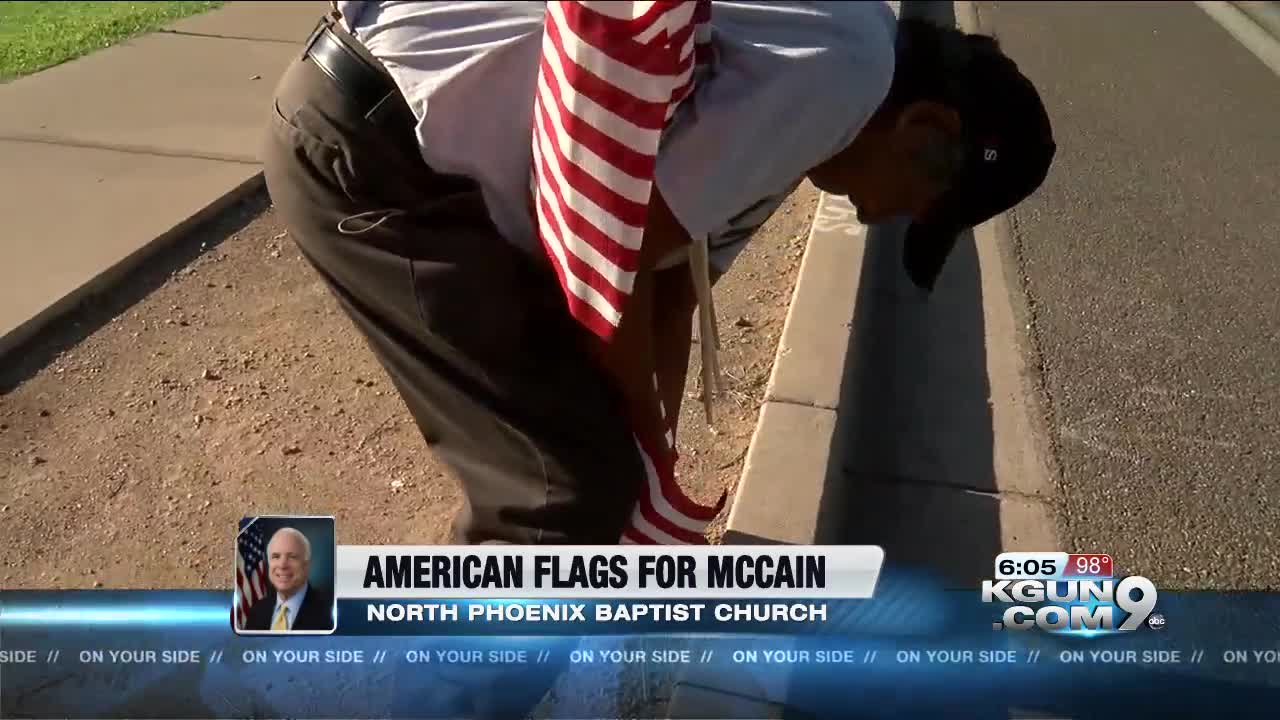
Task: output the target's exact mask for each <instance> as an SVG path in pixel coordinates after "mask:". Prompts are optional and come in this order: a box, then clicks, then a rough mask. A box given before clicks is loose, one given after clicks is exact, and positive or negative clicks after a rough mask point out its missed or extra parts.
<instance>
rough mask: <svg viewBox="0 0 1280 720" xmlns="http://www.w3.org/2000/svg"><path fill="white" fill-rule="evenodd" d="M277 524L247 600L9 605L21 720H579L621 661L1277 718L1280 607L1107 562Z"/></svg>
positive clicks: (863, 698)
mask: <svg viewBox="0 0 1280 720" xmlns="http://www.w3.org/2000/svg"><path fill="white" fill-rule="evenodd" d="M266 520H267V519H265V518H258V519H256V520H254V521H253V522H246V523H242V526H241V528H240V529H241V530H242V531H243V530H245V529H251V528H252V527H253V526H255V525H257V523H262V524H261V531H262V535H261V539H260V541H259V539H257V537H256V536H250V537H249V540H248V541H246V540H245V537H246V535H245V533H244V532H240V533H238V534H237V540H236V556H237V560H236V568H237V573H236V575H235V576H234V579H233V581H232V582H233V583H234V587H233V588H231V592H225V591H213V592H206V591H159V590H157V591H128V592H126V591H110V590H98V591H66V592H53V591H50V592H4V593H0V716H3V717H6V718H14V717H66V718H127V717H186V718H219V717H245V716H269V717H297V718H327V717H351V718H375V717H380V718H408V717H420V718H444V717H455V716H458V715H459V713H460V712H464V711H463V710H462V709H460V706H458V705H457V704H456V703H457V702H459V698H465V697H467V696H468V693H471V694H472V695H473V696H476V695H475V694H483V693H489V694H493V693H504V694H505V693H512V694H519V693H521V692H528V693H533V694H534V695H537V694H538V693H540V692H543V691H545V688H546V687H547V686H548V685H549V683H550V682H552V681H553V680H555V679H556V678H561V683H562V684H561V686H560V688H561V689H560V690H559V691H558V694H557V697H558V701H557V703H556V704H555V706H554V709H553V711H552V713H553V714H552V715H551V717H554V718H566V719H567V718H577V717H585V716H588V715H593V712H594V711H595V710H596V706H594V705H591V704H590V699H591V698H598V697H599V696H600V695H601V694H602V693H605V694H608V693H612V692H617V688H613V687H606V686H604V685H601V683H604V682H606V680H604V679H602V678H610V677H615V678H616V676H617V673H618V668H619V667H626V668H628V672H631V673H639V674H641V675H642V676H643V677H644V678H650V677H652V678H654V681H653V682H654V683H656V678H659V677H671V676H672V675H673V674H674V675H675V676H678V677H688V678H691V682H699V683H705V682H707V680H706V678H708V677H712V678H719V679H720V680H719V681H718V682H719V684H720V685H721V686H723V685H724V684H725V683H728V684H729V687H730V688H734V687H740V688H742V692H746V691H747V689H748V688H751V687H785V688H787V691H786V702H787V703H788V704H789V705H792V706H794V707H795V708H796V709H797V710H798V711H801V712H806V713H810V714H814V715H817V716H823V715H829V714H839V713H842V712H845V711H847V709H848V707H849V703H850V702H852V701H853V700H852V699H856V701H857V702H858V703H859V704H860V705H861V706H865V707H868V708H874V710H875V712H876V714H877V715H878V716H893V717H938V716H939V715H938V706H937V704H936V703H937V702H940V701H941V700H938V699H939V698H942V699H945V700H946V702H947V703H948V704H949V706H950V707H953V708H963V709H964V712H960V711H959V710H957V711H955V712H949V713H947V716H948V717H963V716H966V715H965V714H964V713H970V711H972V712H971V713H970V714H971V715H973V716H983V715H984V714H985V715H987V716H989V715H990V714H991V713H998V712H1002V711H1004V710H1006V709H1010V708H1016V709H1018V710H1020V711H1035V712H1038V713H1041V714H1045V715H1050V716H1054V717H1073V716H1080V717H1084V716H1089V717H1096V716H1099V715H1104V716H1116V715H1123V716H1126V717H1154V716H1160V717H1228V716H1230V717H1270V716H1272V715H1270V714H1269V713H1273V712H1274V708H1275V707H1276V705H1275V703H1276V701H1277V700H1280V623H1277V622H1276V621H1275V618H1276V617H1280V596H1278V595H1276V594H1264V593H1235V594H1223V593H1189V592H1179V591H1175V590H1166V589H1158V590H1157V589H1156V588H1155V586H1154V584H1152V583H1150V582H1149V581H1146V580H1145V579H1142V578H1138V579H1134V578H1132V577H1131V576H1127V575H1125V574H1124V569H1123V567H1122V562H1121V561H1120V560H1119V559H1117V558H1112V557H1110V556H1109V555H1102V554H1093V555H1087V556H1083V555H1067V554H1065V553H1034V554H1016V555H1015V554H1008V555H1001V556H1000V557H998V558H996V559H995V560H994V563H993V565H994V566H993V568H992V570H993V575H992V579H991V580H989V581H985V582H984V583H982V587H980V588H973V589H969V590H949V589H943V587H942V586H941V584H940V583H938V582H937V581H936V580H935V579H933V578H930V577H928V576H925V575H922V574H919V573H917V572H914V571H912V570H911V569H910V568H905V567H897V566H894V565H892V564H887V565H886V563H885V557H884V554H883V552H882V551H881V550H880V549H879V548H867V547H849V546H838V547H837V546H830V547H828V546H814V547H797V546H787V547H759V546H755V547H746V546H722V547H710V548H708V547H701V548H668V547H663V548H645V547H642V546H623V547H612V546H610V547H566V548H543V547H538V548H524V547H492V548H490V547H481V548H477V547H451V546H438V547H437V546H433V547H412V546H339V547H335V546H333V545H332V542H333V541H332V540H329V541H328V542H329V543H330V545H329V546H328V547H327V548H325V549H322V548H321V546H323V545H324V543H325V542H326V541H325V540H324V539H323V538H324V533H325V532H329V533H331V532H332V530H331V528H332V524H331V521H330V524H329V525H328V527H329V528H330V530H327V531H326V530H324V527H325V525H324V522H323V521H324V520H325V519H317V520H316V522H315V524H308V523H307V522H305V521H306V520H307V519H306V518H271V519H269V522H268V521H266ZM294 531H296V534H295V532H294ZM330 537H332V536H331V535H330ZM277 538H278V539H279V542H276V543H275V544H274V545H273V539H277ZM259 547H261V550H260V551H259V550H258V548H259ZM260 555H261V556H262V558H261V559H259V556H260ZM326 557H327V558H328V560H326V559H325V558H326ZM273 558H274V559H275V560H276V569H277V571H276V572H275V573H274V574H273V573H272V569H273V566H272V562H271V560H272V559H273ZM304 587H305V588H306V589H305V595H299V593H302V592H303V590H302V588H304ZM308 597H309V598H313V599H314V598H320V600H321V604H320V605H316V604H315V603H314V602H313V604H312V605H310V606H306V599H305V598H308ZM330 597H332V598H335V600H329V598H330ZM229 600H230V603H229ZM325 602H328V603H329V605H328V606H327V607H328V615H326V614H325V611H324V610H323V609H321V610H317V609H316V608H324V607H326V606H325V604H324V603H325ZM335 604H336V612H335V610H334V609H333V608H334V606H335ZM229 605H230V607H229ZM304 606H305V607H307V608H309V609H307V610H304ZM281 607H284V608H286V609H285V610H284V611H282V610H281V609H280V608H281ZM326 618H328V619H329V620H332V621H334V622H333V625H332V628H331V629H330V630H329V631H326V630H306V629H303V628H300V627H299V626H300V625H301V626H314V625H315V624H317V623H319V624H323V623H324V622H326ZM264 625H265V626H266V628H267V630H266V631H262V632H254V631H253V628H252V627H250V626H253V627H262V626H264ZM273 625H274V626H275V630H274V631H272V626H273ZM644 682H645V683H648V682H649V680H644ZM646 687H648V685H646ZM459 688H462V689H463V690H464V692H462V693H461V694H459V692H458V689H459ZM1081 688H1089V691H1088V692H1081ZM930 698H933V700H931V699H930Z"/></svg>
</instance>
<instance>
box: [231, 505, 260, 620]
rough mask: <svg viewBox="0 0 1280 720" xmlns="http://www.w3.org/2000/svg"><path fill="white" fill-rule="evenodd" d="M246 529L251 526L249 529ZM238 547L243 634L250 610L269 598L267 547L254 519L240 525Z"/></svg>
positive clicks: (238, 599) (238, 596)
mask: <svg viewBox="0 0 1280 720" xmlns="http://www.w3.org/2000/svg"><path fill="white" fill-rule="evenodd" d="M246 526H248V527H247V528H246ZM240 527H241V531H240V536H239V538H238V539H237V542H236V545H237V549H236V590H235V613H236V627H237V628H239V629H241V630H243V629H244V626H245V623H247V622H248V621H249V608H251V607H253V604H254V603H256V602H258V601H259V600H261V599H262V598H263V597H265V596H266V594H267V544H266V540H265V539H264V538H263V535H262V526H261V525H259V524H258V523H256V522H254V518H245V519H244V520H241V521H240Z"/></svg>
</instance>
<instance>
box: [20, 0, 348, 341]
mask: <svg viewBox="0 0 1280 720" xmlns="http://www.w3.org/2000/svg"><path fill="white" fill-rule="evenodd" d="M327 7H328V3H327V2H315V1H314V0H308V1H306V2H253V3H248V2H235V3H231V4H229V5H227V6H225V7H223V8H221V9H219V10H216V11H214V12H211V13H208V14H205V15H200V16H197V17H192V18H187V19H185V20H181V21H179V22H177V23H175V24H174V25H172V26H170V27H169V28H167V29H166V30H162V31H160V32H156V33H151V34H149V35H144V36H141V37H138V38H134V39H132V40H129V41H126V42H123V43H121V44H119V45H116V46H113V47H111V48H108V49H106V50H102V51H100V52H97V53H94V54H92V55H88V56H86V57H84V58H81V59H78V60H74V61H72V62H68V63H65V64H63V65H59V66H57V67H54V68H50V69H48V70H45V71H43V72H40V73H36V74H34V75H30V76H27V77H24V78H19V79H17V80H14V81H13V82H10V83H7V84H5V85H0V166H3V167H7V168H10V172H6V173H4V174H3V175H0V214H2V215H3V217H4V218H5V221H6V228H5V233H4V234H3V236H0V237H2V238H3V239H2V240H0V242H3V244H4V245H3V249H4V255H5V258H6V260H5V262H4V263H2V264H0V354H4V353H6V352H8V351H10V350H12V349H14V347H15V346H17V345H19V344H20V343H21V342H23V341H24V340H26V339H28V338H29V337H31V336H32V335H33V334H34V333H35V332H37V331H38V330H39V329H40V328H41V327H43V326H45V325H46V324H48V323H49V322H51V321H52V320H54V319H56V318H57V317H58V316H59V315H60V314H61V313H63V312H64V311H66V310H69V309H71V308H73V307H75V306H76V305H77V304H79V303H80V302H82V301H84V300H85V299H86V298H88V297H90V296H91V295H92V293H93V292H94V291H95V290H96V289H98V288H100V287H104V286H105V285H107V284H109V283H110V282H111V281H112V280H114V279H116V278H118V277H119V276H120V275H121V274H122V273H123V272H125V271H127V270H129V269H130V268H131V267H133V266H135V265H136V264H137V263H138V262H140V261H141V260H142V259H144V258H145V257H146V256H147V255H148V254H149V253H150V252H151V251H152V250H155V249H158V248H159V247H161V246H163V245H164V244H165V241H166V240H168V239H170V238H173V237H175V236H177V235H178V234H179V233H180V231H181V230H183V229H184V228H186V227H189V226H190V225H191V224H193V223H194V222H199V221H200V220H203V219H204V218H206V217H208V216H210V215H211V214H213V213H215V212H216V211H218V210H219V209H221V208H223V207H225V206H226V205H228V204H229V203H231V202H234V201H235V200H236V199H239V197H241V196H243V195H244V194H245V193H247V192H248V191H252V190H253V189H255V188H257V187H259V186H260V168H259V165H258V160H257V157H256V151H257V147H258V143H259V139H260V134H261V132H262V129H263V127H264V123H265V120H266V118H267V115H266V112H267V108H268V107H269V106H268V101H269V99H270V97H271V94H272V91H273V90H274V87H275V82H276V79H277V78H278V77H279V76H280V73H281V72H282V71H283V70H284V68H285V67H286V65H287V64H288V62H289V60H290V59H291V58H292V57H293V56H294V55H295V54H296V53H297V52H298V49H299V46H300V44H301V42H302V41H303V40H305V39H306V36H307V35H308V34H309V32H310V31H311V28H312V27H313V25H314V23H315V21H316V20H317V19H318V18H319V17H320V15H321V14H322V13H323V12H324V11H325V9H326V8H327ZM19 169H20V170H19Z"/></svg>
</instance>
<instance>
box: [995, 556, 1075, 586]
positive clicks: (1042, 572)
mask: <svg viewBox="0 0 1280 720" xmlns="http://www.w3.org/2000/svg"><path fill="white" fill-rule="evenodd" d="M1066 567H1067V554H1066V553H1054V552H1038V553H1029V552H1011V553H1001V554H1000V556H999V557H997V558H996V568H995V569H996V578H997V579H1000V580H1017V579H1023V578H1026V579H1041V580H1051V579H1054V578H1059V577H1062V574H1063V571H1064V570H1066Z"/></svg>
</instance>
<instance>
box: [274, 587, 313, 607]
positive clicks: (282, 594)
mask: <svg viewBox="0 0 1280 720" xmlns="http://www.w3.org/2000/svg"><path fill="white" fill-rule="evenodd" d="M305 587H306V585H301V586H299V587H298V589H297V590H294V591H292V592H289V593H285V592H283V591H280V590H277V591H276V594H277V595H279V596H280V602H282V603H287V602H289V601H290V600H292V599H293V596H294V595H297V594H298V593H300V592H302V590H303V588H305Z"/></svg>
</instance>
